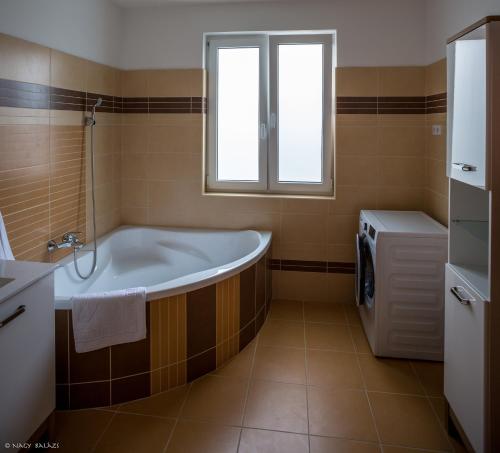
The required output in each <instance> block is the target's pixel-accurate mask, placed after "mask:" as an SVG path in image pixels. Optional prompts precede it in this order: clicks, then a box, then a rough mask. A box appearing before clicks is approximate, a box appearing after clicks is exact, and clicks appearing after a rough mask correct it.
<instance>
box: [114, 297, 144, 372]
mask: <svg viewBox="0 0 500 453" xmlns="http://www.w3.org/2000/svg"><path fill="white" fill-rule="evenodd" d="M150 313H151V307H150V304H149V303H148V304H146V326H149V325H150V316H151V315H150ZM150 330H151V329H149V328H148V329H147V333H146V338H145V339H144V340H140V341H134V342H133V343H123V344H117V345H114V346H111V379H116V378H121V377H124V376H130V375H132V374H139V373H145V372H147V371H149V370H150V369H151V358H150V343H151V332H150Z"/></svg>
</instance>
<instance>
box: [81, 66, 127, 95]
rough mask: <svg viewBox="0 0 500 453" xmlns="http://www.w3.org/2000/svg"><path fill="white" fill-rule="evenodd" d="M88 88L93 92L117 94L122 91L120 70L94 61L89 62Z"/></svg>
mask: <svg viewBox="0 0 500 453" xmlns="http://www.w3.org/2000/svg"><path fill="white" fill-rule="evenodd" d="M87 68H88V76H87V89H88V91H89V92H91V93H99V94H107V95H110V96H117V95H118V94H119V93H120V87H119V82H120V79H119V76H118V70H117V69H115V68H112V67H110V66H105V65H102V64H99V63H94V62H93V61H89V62H88V66H87Z"/></svg>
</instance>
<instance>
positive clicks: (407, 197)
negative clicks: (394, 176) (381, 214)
mask: <svg viewBox="0 0 500 453" xmlns="http://www.w3.org/2000/svg"><path fill="white" fill-rule="evenodd" d="M423 208H424V189H423V187H404V186H397V187H394V186H385V187H379V188H378V189H377V209H394V210H416V211H419V210H422V209H423Z"/></svg>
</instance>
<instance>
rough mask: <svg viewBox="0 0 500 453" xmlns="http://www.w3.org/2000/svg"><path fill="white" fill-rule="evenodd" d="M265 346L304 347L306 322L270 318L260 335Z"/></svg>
mask: <svg viewBox="0 0 500 453" xmlns="http://www.w3.org/2000/svg"><path fill="white" fill-rule="evenodd" d="M259 344H260V345H263V346H286V347H293V348H303V347H304V324H303V323H301V322H295V321H282V320H278V319H268V320H267V321H266V323H265V324H264V326H263V327H262V330H261V332H260V335H259Z"/></svg>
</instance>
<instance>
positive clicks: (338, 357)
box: [307, 349, 364, 389]
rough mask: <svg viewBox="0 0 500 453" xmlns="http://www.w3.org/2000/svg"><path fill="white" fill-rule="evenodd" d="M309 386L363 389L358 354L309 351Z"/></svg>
mask: <svg viewBox="0 0 500 453" xmlns="http://www.w3.org/2000/svg"><path fill="white" fill-rule="evenodd" d="M307 379H308V382H307V383H308V384H309V385H318V386H323V387H332V388H346V389H362V388H364V387H363V378H362V376H361V372H360V370H359V365H358V358H357V356H356V354H352V353H348V352H336V351H322V350H321V351H320V350H316V349H308V350H307Z"/></svg>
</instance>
